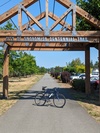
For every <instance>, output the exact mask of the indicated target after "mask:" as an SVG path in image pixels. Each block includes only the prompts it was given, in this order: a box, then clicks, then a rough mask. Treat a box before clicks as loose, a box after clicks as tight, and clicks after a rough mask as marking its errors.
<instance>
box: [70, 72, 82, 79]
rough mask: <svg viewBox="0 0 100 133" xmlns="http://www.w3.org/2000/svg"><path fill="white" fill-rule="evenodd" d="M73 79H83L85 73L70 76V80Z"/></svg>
mask: <svg viewBox="0 0 100 133" xmlns="http://www.w3.org/2000/svg"><path fill="white" fill-rule="evenodd" d="M74 79H85V73H81V74H79V75H72V76H70V80H74Z"/></svg>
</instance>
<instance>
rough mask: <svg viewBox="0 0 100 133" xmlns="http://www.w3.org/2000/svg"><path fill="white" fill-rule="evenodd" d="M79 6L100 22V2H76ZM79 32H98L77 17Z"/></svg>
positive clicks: (81, 0) (82, 0)
mask: <svg viewBox="0 0 100 133" xmlns="http://www.w3.org/2000/svg"><path fill="white" fill-rule="evenodd" d="M76 2H77V5H78V6H80V7H81V8H83V9H84V10H85V11H87V12H88V13H89V14H91V15H92V16H94V17H95V18H97V19H99V20H100V0H76ZM76 27H77V30H96V28H95V27H93V26H91V25H90V24H89V23H88V22H86V21H85V19H84V18H80V17H77V26H76Z"/></svg>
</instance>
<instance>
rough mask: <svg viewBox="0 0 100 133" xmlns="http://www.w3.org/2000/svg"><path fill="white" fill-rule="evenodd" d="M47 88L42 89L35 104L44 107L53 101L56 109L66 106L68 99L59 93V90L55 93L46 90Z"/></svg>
mask: <svg viewBox="0 0 100 133" xmlns="http://www.w3.org/2000/svg"><path fill="white" fill-rule="evenodd" d="M46 88H47V86H44V87H42V92H39V93H37V94H36V96H35V104H36V105H37V106H44V105H45V103H46V102H48V101H50V99H53V104H54V106H55V107H58V108H62V107H64V105H65V104H66V98H65V96H64V95H63V94H61V93H59V91H58V90H57V88H54V90H53V91H51V90H49V91H48V89H46Z"/></svg>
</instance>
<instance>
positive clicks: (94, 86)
mask: <svg viewBox="0 0 100 133" xmlns="http://www.w3.org/2000/svg"><path fill="white" fill-rule="evenodd" d="M90 85H91V89H93V90H98V89H99V77H98V76H94V77H91V78H90Z"/></svg>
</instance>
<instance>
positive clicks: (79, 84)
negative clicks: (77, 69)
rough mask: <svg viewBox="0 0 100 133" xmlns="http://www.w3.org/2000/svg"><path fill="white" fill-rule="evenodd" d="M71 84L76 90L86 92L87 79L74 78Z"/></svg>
mask: <svg viewBox="0 0 100 133" xmlns="http://www.w3.org/2000/svg"><path fill="white" fill-rule="evenodd" d="M71 85H72V87H73V88H74V89H75V90H78V91H82V92H85V80H83V79H74V80H73V81H72V84H71Z"/></svg>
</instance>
